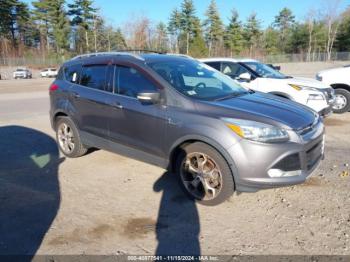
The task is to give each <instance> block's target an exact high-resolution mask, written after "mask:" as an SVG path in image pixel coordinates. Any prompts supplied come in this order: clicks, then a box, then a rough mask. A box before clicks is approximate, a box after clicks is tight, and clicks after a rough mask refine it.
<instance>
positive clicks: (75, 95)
mask: <svg viewBox="0 0 350 262" xmlns="http://www.w3.org/2000/svg"><path fill="white" fill-rule="evenodd" d="M72 96H73V97H74V98H79V97H80V95H79V94H78V93H77V92H72Z"/></svg>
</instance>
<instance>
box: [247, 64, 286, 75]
mask: <svg viewBox="0 0 350 262" xmlns="http://www.w3.org/2000/svg"><path fill="white" fill-rule="evenodd" d="M244 64H245V65H246V66H248V67H249V68H250V69H252V70H253V71H254V72H256V73H257V74H258V75H259V76H261V77H264V78H275V79H285V78H288V77H287V76H285V75H284V74H282V73H281V72H279V71H277V70H275V69H274V68H272V67H270V66H268V65H266V64H262V63H259V62H244Z"/></svg>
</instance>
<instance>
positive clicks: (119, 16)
mask: <svg viewBox="0 0 350 262" xmlns="http://www.w3.org/2000/svg"><path fill="white" fill-rule="evenodd" d="M25 1H26V2H31V1H29V0H25ZM71 1H72V0H68V2H71ZM325 1H336V0H216V2H217V5H218V8H219V12H220V14H221V18H222V19H223V21H224V23H225V24H227V22H228V18H229V17H230V13H231V10H232V9H233V8H235V9H236V10H237V11H238V13H239V16H240V20H242V21H245V20H246V18H247V17H248V16H249V15H250V14H251V13H252V12H256V13H257V15H258V19H259V20H260V21H261V22H262V26H263V27H264V28H266V27H267V26H269V25H271V23H272V22H273V20H274V17H275V16H276V15H277V14H278V12H279V11H280V10H281V9H282V8H283V7H288V8H289V9H291V10H292V12H293V14H294V15H295V17H296V19H297V20H303V19H304V18H305V16H306V14H307V12H308V10H310V9H311V8H313V9H320V8H321V7H322V6H324V5H325ZM340 1H341V5H340V9H341V10H344V9H345V8H346V7H347V6H350V0H340ZM181 2H182V0H94V3H95V6H96V7H98V8H99V9H100V13H101V14H102V15H103V16H104V17H105V18H106V20H107V23H109V24H112V25H113V26H116V27H118V26H123V24H125V23H126V22H128V21H130V20H132V19H133V17H135V16H136V15H145V16H147V17H148V18H150V19H151V21H152V22H154V23H158V22H160V21H162V22H165V23H166V22H167V21H168V18H169V15H170V13H171V11H172V10H173V9H174V8H176V7H180V6H181ZM194 3H195V7H196V11H197V14H196V15H197V16H198V17H199V18H201V19H203V17H204V13H205V11H206V9H207V7H208V5H209V3H210V0H194Z"/></svg>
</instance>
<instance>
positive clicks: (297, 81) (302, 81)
mask: <svg viewBox="0 0 350 262" xmlns="http://www.w3.org/2000/svg"><path fill="white" fill-rule="evenodd" d="M278 80H279V81H284V82H285V83H286V84H293V85H300V86H307V87H313V88H316V89H326V88H329V86H328V85H326V84H324V83H322V82H320V81H318V80H316V79H312V78H306V77H293V78H286V79H278Z"/></svg>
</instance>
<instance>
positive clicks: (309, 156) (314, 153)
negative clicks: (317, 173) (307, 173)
mask: <svg viewBox="0 0 350 262" xmlns="http://www.w3.org/2000/svg"><path fill="white" fill-rule="evenodd" d="M322 147H323V141H321V142H319V143H317V144H316V145H314V146H313V147H312V148H310V149H309V150H308V151H306V161H307V169H308V170H311V169H312V168H313V167H314V166H315V165H316V164H317V162H318V161H319V160H320V159H321V158H322Z"/></svg>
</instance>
